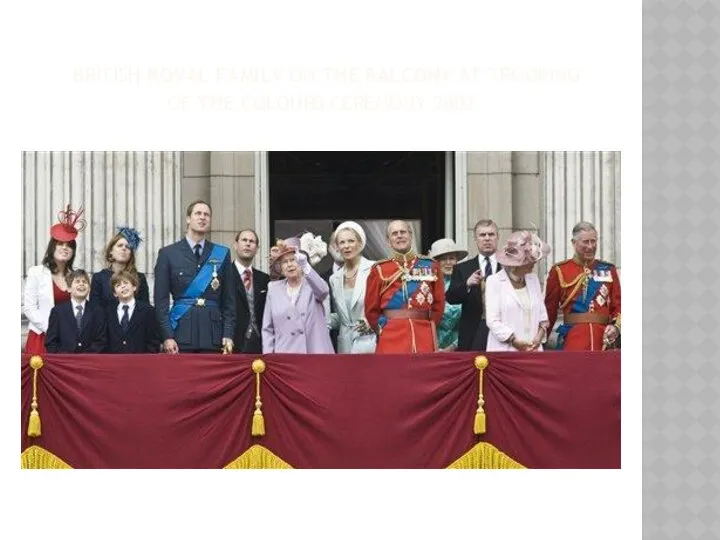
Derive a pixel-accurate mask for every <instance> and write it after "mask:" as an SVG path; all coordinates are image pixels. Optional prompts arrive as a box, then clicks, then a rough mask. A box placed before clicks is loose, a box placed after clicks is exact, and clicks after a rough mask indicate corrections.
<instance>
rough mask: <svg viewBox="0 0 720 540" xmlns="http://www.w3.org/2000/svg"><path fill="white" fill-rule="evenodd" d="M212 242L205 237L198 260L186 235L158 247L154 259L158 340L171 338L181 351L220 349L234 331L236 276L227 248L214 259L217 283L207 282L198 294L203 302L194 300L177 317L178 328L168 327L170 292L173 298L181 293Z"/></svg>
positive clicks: (211, 245)
mask: <svg viewBox="0 0 720 540" xmlns="http://www.w3.org/2000/svg"><path fill="white" fill-rule="evenodd" d="M214 246H215V244H213V243H212V242H210V241H209V240H205V247H204V248H203V250H202V254H201V257H200V263H199V264H198V262H197V261H196V259H195V253H193V251H192V250H191V249H190V245H189V244H188V242H187V239H186V238H183V239H182V240H180V241H179V242H175V243H174V244H170V245H169V246H165V247H164V248H161V249H160V251H159V252H158V257H157V262H156V263H155V290H154V294H153V297H154V300H155V314H156V316H157V320H158V326H159V331H160V339H161V341H165V340H166V339H174V340H175V341H176V342H177V344H178V348H179V350H180V351H181V352H218V353H219V352H221V350H222V338H230V339H232V337H233V336H234V335H235V289H234V287H235V286H236V285H235V279H234V273H233V272H232V268H231V267H230V250H229V249H228V250H226V252H225V258H224V259H223V260H222V261H218V263H217V274H218V277H217V279H218V281H220V286H219V287H218V289H217V290H214V289H213V288H212V286H211V285H208V286H207V287H206V288H205V290H204V292H203V293H202V294H201V295H200V298H202V299H203V300H204V301H205V305H203V306H201V305H197V304H194V305H192V306H190V308H189V309H188V310H187V312H186V313H185V314H184V315H183V316H182V317H181V318H180V320H179V322H178V326H177V328H175V330H173V329H172V328H171V327H170V295H172V298H173V302H178V300H180V301H182V300H183V299H184V297H183V294H184V293H185V290H186V289H187V287H188V285H190V283H191V282H192V280H193V278H194V277H195V274H196V273H197V271H198V270H199V269H200V267H202V266H203V265H204V264H205V262H206V261H208V260H209V258H210V253H211V251H212V249H213V247H214Z"/></svg>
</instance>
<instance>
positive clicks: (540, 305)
mask: <svg viewBox="0 0 720 540" xmlns="http://www.w3.org/2000/svg"><path fill="white" fill-rule="evenodd" d="M525 283H526V284H527V290H528V294H529V296H530V305H531V317H530V325H531V327H532V329H533V330H532V336H531V339H532V337H534V336H535V333H537V330H538V328H539V327H540V323H541V322H546V321H547V320H548V314H547V310H546V309H545V298H544V297H543V294H542V289H541V288H540V280H539V279H538V277H537V276H536V275H535V274H528V275H527V276H525ZM485 319H486V321H487V325H488V329H489V330H490V332H489V333H488V340H487V348H486V350H488V351H517V349H515V347H513V346H512V345H510V344H509V343H503V342H504V341H505V340H506V339H508V338H509V337H510V336H511V335H512V334H515V335H517V336H521V335H522V330H523V327H524V325H525V322H524V319H523V310H522V307H521V305H520V298H519V297H518V295H517V292H516V291H515V289H514V288H513V286H512V283H510V278H509V277H508V275H507V272H505V270H504V269H503V270H501V271H500V272H498V273H497V274H493V275H491V276H490V277H488V278H487V280H486V282H485ZM539 350H542V346H540V349H539Z"/></svg>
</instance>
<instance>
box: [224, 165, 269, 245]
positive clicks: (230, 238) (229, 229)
mask: <svg viewBox="0 0 720 540" xmlns="http://www.w3.org/2000/svg"><path fill="white" fill-rule="evenodd" d="M210 204H212V207H213V224H212V235H211V238H212V241H213V242H216V243H219V244H223V245H225V246H227V247H229V248H230V249H231V251H232V254H233V258H234V255H235V252H234V248H233V242H234V241H235V235H236V234H237V232H238V231H239V230H240V229H244V228H250V229H254V228H255V169H254V158H253V152H210ZM261 241H262V239H261ZM265 241H267V240H265Z"/></svg>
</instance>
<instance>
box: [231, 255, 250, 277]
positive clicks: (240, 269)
mask: <svg viewBox="0 0 720 540" xmlns="http://www.w3.org/2000/svg"><path fill="white" fill-rule="evenodd" d="M235 266H236V267H237V269H238V272H240V275H242V273H243V272H244V271H245V270H250V273H251V274H252V271H253V269H252V266H243V265H242V263H241V262H240V260H239V259H236V260H235Z"/></svg>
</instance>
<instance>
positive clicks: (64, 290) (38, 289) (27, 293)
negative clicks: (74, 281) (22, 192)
mask: <svg viewBox="0 0 720 540" xmlns="http://www.w3.org/2000/svg"><path fill="white" fill-rule="evenodd" d="M82 213H83V209H82V208H80V209H79V210H78V211H77V212H75V211H74V210H73V209H72V208H71V207H70V205H69V204H68V205H67V208H66V209H65V210H62V211H60V213H59V214H58V223H56V224H55V225H53V226H52V227H51V228H50V242H48V246H47V249H46V250H45V256H44V257H43V259H42V264H39V265H37V266H33V267H31V268H30V269H28V273H27V278H25V288H24V291H23V313H24V314H25V317H27V319H28V321H29V324H28V335H27V342H26V344H25V352H26V353H29V354H45V352H46V351H45V332H47V328H48V322H49V319H50V310H52V308H53V306H55V305H56V304H60V303H62V302H67V301H69V300H70V291H69V287H68V285H67V282H66V277H67V275H68V274H70V272H72V271H73V262H74V261H75V253H76V252H77V243H76V242H75V239H76V238H77V235H78V233H80V231H82V230H83V229H84V228H85V221H84V220H82V219H80V216H82Z"/></svg>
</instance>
